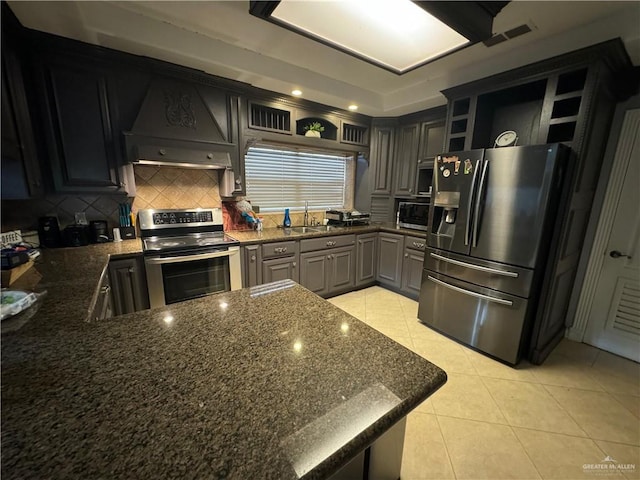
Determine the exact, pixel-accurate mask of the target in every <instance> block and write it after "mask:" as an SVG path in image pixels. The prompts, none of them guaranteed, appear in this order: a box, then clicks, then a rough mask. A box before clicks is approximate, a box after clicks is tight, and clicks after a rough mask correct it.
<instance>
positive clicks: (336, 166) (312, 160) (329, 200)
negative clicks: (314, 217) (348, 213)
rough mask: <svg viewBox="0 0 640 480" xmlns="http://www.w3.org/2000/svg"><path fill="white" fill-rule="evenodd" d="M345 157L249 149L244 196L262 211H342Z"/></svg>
mask: <svg viewBox="0 0 640 480" xmlns="http://www.w3.org/2000/svg"><path fill="white" fill-rule="evenodd" d="M351 158H352V157H349V156H347V155H337V154H327V153H310V152H304V151H295V150H277V149H274V148H268V147H250V148H249V151H248V152H247V154H246V156H245V176H246V182H247V197H248V199H249V200H251V203H253V204H254V205H258V206H259V207H260V211H261V212H274V211H278V212H279V211H282V209H283V208H290V209H292V210H298V209H300V210H301V209H303V208H304V202H305V201H308V202H309V208H310V209H314V210H326V209H331V208H345V203H346V197H347V195H346V193H347V192H346V187H347V181H346V179H347V163H348V161H349V160H350V159H351Z"/></svg>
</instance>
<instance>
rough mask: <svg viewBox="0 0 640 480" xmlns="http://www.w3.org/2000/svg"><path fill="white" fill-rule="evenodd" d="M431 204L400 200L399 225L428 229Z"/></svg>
mask: <svg viewBox="0 0 640 480" xmlns="http://www.w3.org/2000/svg"><path fill="white" fill-rule="evenodd" d="M428 222H429V204H428V203H418V202H400V203H399V204H398V226H400V227H404V228H413V229H414V230H424V231H427V223H428Z"/></svg>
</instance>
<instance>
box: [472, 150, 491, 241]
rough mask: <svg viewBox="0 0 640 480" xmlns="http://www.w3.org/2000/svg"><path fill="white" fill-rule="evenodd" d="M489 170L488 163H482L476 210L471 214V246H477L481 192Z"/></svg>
mask: <svg viewBox="0 0 640 480" xmlns="http://www.w3.org/2000/svg"><path fill="white" fill-rule="evenodd" d="M488 170H489V162H488V161H486V160H485V161H484V165H483V166H482V176H481V177H480V186H479V187H478V194H477V195H476V208H475V211H474V213H473V236H472V237H471V239H472V240H471V246H472V247H477V246H478V229H479V228H480V205H482V198H483V193H484V192H483V190H484V186H485V181H486V179H487V171H488Z"/></svg>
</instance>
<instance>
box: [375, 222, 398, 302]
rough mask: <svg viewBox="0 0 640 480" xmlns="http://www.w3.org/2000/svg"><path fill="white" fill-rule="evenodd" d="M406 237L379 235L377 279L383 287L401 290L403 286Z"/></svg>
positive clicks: (382, 233) (381, 233)
mask: <svg viewBox="0 0 640 480" xmlns="http://www.w3.org/2000/svg"><path fill="white" fill-rule="evenodd" d="M403 250H404V235H397V234H395V233H385V232H380V233H379V234H378V271H377V274H376V279H377V280H378V282H380V283H381V284H382V285H385V286H388V287H392V288H396V289H400V288H401V286H402V253H403Z"/></svg>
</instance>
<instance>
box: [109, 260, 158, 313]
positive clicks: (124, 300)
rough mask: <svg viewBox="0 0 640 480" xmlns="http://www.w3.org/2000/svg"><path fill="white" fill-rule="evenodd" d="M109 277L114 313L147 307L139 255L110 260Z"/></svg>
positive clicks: (147, 301)
mask: <svg viewBox="0 0 640 480" xmlns="http://www.w3.org/2000/svg"><path fill="white" fill-rule="evenodd" d="M109 277H110V279H111V291H112V295H113V304H114V310H115V314H116V315H122V314H125V313H132V312H137V311H140V310H145V309H147V308H149V295H148V292H147V281H146V274H145V270H144V261H143V259H142V256H141V255H138V256H135V257H131V258H123V259H117V260H111V261H110V262H109Z"/></svg>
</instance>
